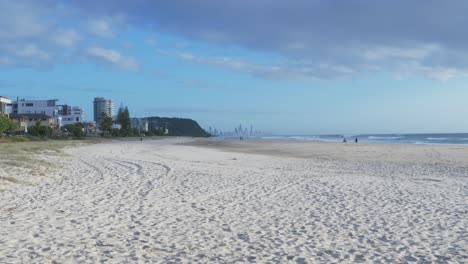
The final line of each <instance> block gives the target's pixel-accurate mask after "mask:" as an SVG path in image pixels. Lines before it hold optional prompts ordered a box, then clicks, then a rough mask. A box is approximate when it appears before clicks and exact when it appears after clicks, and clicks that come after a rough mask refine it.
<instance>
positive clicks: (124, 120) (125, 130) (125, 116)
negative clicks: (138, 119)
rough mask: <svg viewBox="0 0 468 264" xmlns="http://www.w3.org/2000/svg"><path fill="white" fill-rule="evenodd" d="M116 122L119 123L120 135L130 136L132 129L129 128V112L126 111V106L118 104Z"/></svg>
mask: <svg viewBox="0 0 468 264" xmlns="http://www.w3.org/2000/svg"><path fill="white" fill-rule="evenodd" d="M117 123H119V124H120V135H122V136H130V135H131V134H132V131H131V130H130V112H129V111H128V107H126V106H125V108H124V106H123V104H121V105H120V107H119V110H118V112H117Z"/></svg>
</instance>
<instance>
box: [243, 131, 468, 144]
mask: <svg viewBox="0 0 468 264" xmlns="http://www.w3.org/2000/svg"><path fill="white" fill-rule="evenodd" d="M243 138H244V139H263V140H293V141H319V142H342V141H343V138H345V139H346V141H347V142H351V143H353V142H354V140H355V139H356V138H357V139H358V142H367V143H390V144H431V145H440V144H443V145H468V133H448V134H443V133H436V134H359V135H274V136H272V135H269V136H253V137H249V136H244V137H243Z"/></svg>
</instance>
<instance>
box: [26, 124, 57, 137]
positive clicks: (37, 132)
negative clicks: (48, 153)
mask: <svg viewBox="0 0 468 264" xmlns="http://www.w3.org/2000/svg"><path fill="white" fill-rule="evenodd" d="M28 133H29V134H30V135H31V136H36V137H47V136H50V135H51V134H52V129H51V128H50V127H47V126H43V125H41V122H40V121H37V122H36V123H35V124H34V126H30V127H28Z"/></svg>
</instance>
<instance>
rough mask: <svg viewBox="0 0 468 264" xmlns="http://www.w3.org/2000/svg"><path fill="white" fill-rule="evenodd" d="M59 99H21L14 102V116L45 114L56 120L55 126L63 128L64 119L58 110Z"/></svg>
mask: <svg viewBox="0 0 468 264" xmlns="http://www.w3.org/2000/svg"><path fill="white" fill-rule="evenodd" d="M57 101H58V100H57V99H51V100H27V99H20V100H18V101H15V102H13V104H12V113H13V114H43V115H46V116H49V117H52V118H53V119H54V125H56V126H58V127H61V126H62V117H61V116H60V115H59V111H58V108H57Z"/></svg>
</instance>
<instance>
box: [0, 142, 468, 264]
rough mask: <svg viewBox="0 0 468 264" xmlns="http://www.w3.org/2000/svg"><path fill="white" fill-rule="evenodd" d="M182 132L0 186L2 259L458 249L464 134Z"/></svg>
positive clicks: (180, 259) (373, 256) (433, 255)
mask: <svg viewBox="0 0 468 264" xmlns="http://www.w3.org/2000/svg"><path fill="white" fill-rule="evenodd" d="M177 141H178V142H177ZM180 141H181V140H180V139H178V140H155V141H145V142H143V143H141V142H131V141H129V142H110V143H101V144H95V145H89V146H82V147H77V148H73V149H68V150H66V152H67V154H69V156H64V157H57V156H54V157H51V158H50V160H49V161H50V162H53V163H55V164H59V165H60V166H61V167H62V169H60V170H58V171H56V172H55V173H54V174H53V175H49V176H48V177H44V178H42V180H38V181H36V182H35V184H34V185H21V184H9V185H8V186H7V187H5V188H3V189H2V191H0V222H1V225H0V263H21V262H26V263H30V262H37V263H44V262H46V263H47V262H53V261H56V262H59V263H63V262H65V263H66V262H71V263H74V262H79V263H96V262H100V261H107V262H109V263H167V262H177V263H207V262H212V263H233V262H240V263H242V262H259V263H263V262H273V263H333V262H335V263H355V262H362V263H367V262H377V263H383V262H388V263H395V262H396V263H398V262H401V263H406V262H418V263H424V262H439V263H447V262H449V263H463V262H468V241H467V236H468V233H467V226H468V202H467V201H468V176H467V175H468V166H467V164H465V163H464V161H468V159H466V160H464V159H462V158H460V157H459V156H460V155H461V156H462V157H463V155H465V157H466V155H467V154H466V153H467V152H468V151H467V150H468V149H467V148H457V149H451V147H436V148H434V147H432V146H420V147H415V146H398V147H395V146H385V145H364V144H362V145H359V146H356V147H354V146H352V145H349V146H342V145H339V144H318V145H317V144H302V145H294V144H292V145H291V144H290V143H272V142H248V141H245V142H242V143H238V142H230V143H222V142H221V143H220V142H217V141H212V140H203V141H195V142H193V141H189V140H182V141H183V142H182V143H184V144H175V143H181V142H180ZM340 148H346V151H340ZM434 149H435V151H434ZM430 153H432V154H430ZM430 155H432V159H431V158H428V157H429V156H430ZM455 157H457V158H455Z"/></svg>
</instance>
